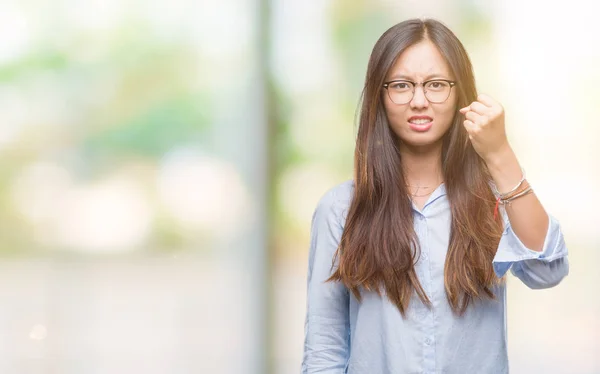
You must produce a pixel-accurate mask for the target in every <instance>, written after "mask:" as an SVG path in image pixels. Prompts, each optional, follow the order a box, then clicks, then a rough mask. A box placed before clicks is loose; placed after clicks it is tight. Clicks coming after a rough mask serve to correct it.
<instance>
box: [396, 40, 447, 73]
mask: <svg viewBox="0 0 600 374" xmlns="http://www.w3.org/2000/svg"><path fill="white" fill-rule="evenodd" d="M450 74H451V72H450V68H449V66H448V64H447V63H446V60H444V57H443V56H442V54H441V53H440V52H439V50H438V49H437V48H436V47H435V46H434V45H433V44H432V43H431V42H429V41H425V42H421V43H418V44H415V45H413V46H410V47H409V48H407V49H406V50H405V51H404V52H402V53H401V54H400V56H398V58H397V59H396V61H395V62H394V65H393V66H392V68H391V69H390V74H389V75H390V78H391V79H430V78H435V77H446V78H447V77H449V76H450Z"/></svg>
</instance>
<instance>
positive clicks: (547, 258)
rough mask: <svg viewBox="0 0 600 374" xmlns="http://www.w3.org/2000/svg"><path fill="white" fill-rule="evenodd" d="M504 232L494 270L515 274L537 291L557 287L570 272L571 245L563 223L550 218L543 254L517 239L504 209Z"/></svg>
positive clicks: (500, 273)
mask: <svg viewBox="0 0 600 374" xmlns="http://www.w3.org/2000/svg"><path fill="white" fill-rule="evenodd" d="M502 213H503V218H504V232H503V233H502V238H501V239H500V244H499V245H498V250H497V252H496V256H495V257H494V261H493V266H494V271H495V272H496V275H497V276H498V277H502V276H504V275H505V274H506V272H507V271H508V270H509V269H510V270H511V273H512V274H513V275H514V276H516V277H517V278H519V279H520V280H521V281H522V282H523V283H524V284H525V285H527V286H528V287H529V288H533V289H541V288H550V287H553V286H556V285H557V284H558V283H560V281H561V280H562V279H563V278H564V277H565V276H567V274H568V273H569V261H568V259H567V253H568V251H567V246H566V244H565V240H564V237H563V234H562V231H561V228H560V224H559V222H558V221H557V220H556V219H555V218H554V217H552V216H550V215H549V216H548V218H549V224H548V232H547V233H546V238H545V239H544V246H543V247H542V251H541V252H537V251H534V250H531V249H529V248H527V247H526V246H525V245H524V244H523V243H522V242H521V240H520V239H519V238H518V237H517V235H516V234H515V232H514V231H513V229H512V227H511V226H510V221H509V219H508V215H507V214H506V212H505V211H504V210H503V212H502Z"/></svg>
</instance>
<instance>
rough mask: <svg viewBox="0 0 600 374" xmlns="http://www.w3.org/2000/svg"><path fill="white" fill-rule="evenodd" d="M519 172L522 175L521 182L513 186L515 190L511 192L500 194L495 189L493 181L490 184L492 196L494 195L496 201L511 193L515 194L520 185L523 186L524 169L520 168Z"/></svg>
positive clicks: (496, 188)
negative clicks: (492, 191)
mask: <svg viewBox="0 0 600 374" xmlns="http://www.w3.org/2000/svg"><path fill="white" fill-rule="evenodd" d="M521 172H522V173H523V177H522V178H521V180H520V181H519V184H517V185H516V186H515V188H513V189H512V190H510V191H508V192H506V193H500V191H498V187H496V184H495V183H494V181H492V182H491V185H492V189H493V190H494V195H496V198H497V199H503V198H505V197H506V196H508V195H510V194H511V193H513V192H515V191H516V190H518V189H519V187H521V185H522V184H523V182H524V181H525V169H523V168H521Z"/></svg>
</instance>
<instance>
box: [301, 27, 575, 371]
mask: <svg viewBox="0 0 600 374" xmlns="http://www.w3.org/2000/svg"><path fill="white" fill-rule="evenodd" d="M509 269H510V270H511V272H512V273H513V274H514V275H515V276H516V277H518V278H519V279H520V280H521V281H523V282H524V283H525V284H526V285H527V286H529V287H530V288H534V289H538V288H549V287H552V286H555V285H556V284H558V283H559V282H560V281H561V280H562V279H563V278H564V277H565V276H566V275H567V273H568V269H569V267H568V261H567V248H566V246H565V243H564V239H563V235H562V233H561V231H560V227H559V223H558V222H557V221H556V220H555V219H554V218H552V217H550V216H549V215H547V214H546V212H545V211H544V208H543V207H542V205H541V204H540V202H539V200H538V198H537V197H536V195H535V194H534V193H533V190H532V188H531V186H530V184H529V183H528V182H527V180H526V179H525V175H524V171H523V170H522V169H521V167H520V166H519V162H518V160H517V158H516V157H515V154H514V153H513V151H512V149H511V147H510V144H509V143H508V141H507V138H506V134H505V125H504V114H503V109H502V106H501V105H500V104H499V103H498V102H496V101H495V100H494V99H492V98H490V97H489V96H486V95H477V91H476V88H475V80H474V76H473V71H472V66H471V62H470V61H469V57H468V55H467V53H466V51H465V49H464V47H463V45H462V44H461V42H460V41H459V40H458V39H457V38H456V36H455V35H454V34H453V33H452V32H451V31H450V30H449V29H448V28H447V27H445V26H444V25H443V24H441V23H440V22H437V21H435V20H408V21H405V22H402V23H400V24H398V25H396V26H394V27H392V28H390V29H389V30H388V31H387V32H385V33H384V34H383V35H382V36H381V38H380V39H379V40H378V41H377V43H376V45H375V47H374V49H373V52H372V54H371V58H370V61H369V65H368V70H367V76H366V81H365V87H364V92H363V99H362V107H361V114H360V124H359V130H358V137H357V143H356V152H355V176H354V180H353V181H348V182H346V183H343V184H341V185H338V186H336V187H334V188H333V189H331V190H330V191H328V192H327V193H326V194H325V196H324V197H323V198H322V199H321V201H320V202H319V204H318V206H317V209H316V211H315V214H314V216H313V222H312V230H311V247H310V255H309V269H308V299H307V315H306V325H305V343H304V359H303V362H302V372H303V373H307V374H308V373H331V374H333V373H353V374H363V373H365V374H366V373H368V374H387V373H390V374H399V373H457V374H466V373H477V374H484V373H507V372H508V358H507V343H506V323H505V322H506V287H505V282H504V276H505V274H506V273H507V271H508V270H509ZM524 312H525V311H524Z"/></svg>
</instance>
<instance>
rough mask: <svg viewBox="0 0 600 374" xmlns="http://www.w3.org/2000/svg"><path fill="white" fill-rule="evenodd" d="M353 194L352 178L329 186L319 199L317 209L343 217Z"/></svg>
mask: <svg viewBox="0 0 600 374" xmlns="http://www.w3.org/2000/svg"><path fill="white" fill-rule="evenodd" d="M353 195H354V180H352V179H350V180H347V181H345V182H342V183H339V184H337V185H335V186H333V187H331V188H329V189H328V190H327V191H326V192H325V194H323V196H322V197H321V199H320V200H319V203H318V205H317V211H321V212H323V213H326V214H331V213H333V214H335V215H336V216H338V217H340V218H345V216H346V214H347V212H348V207H349V206H350V203H351V202H352V196H353Z"/></svg>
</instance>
